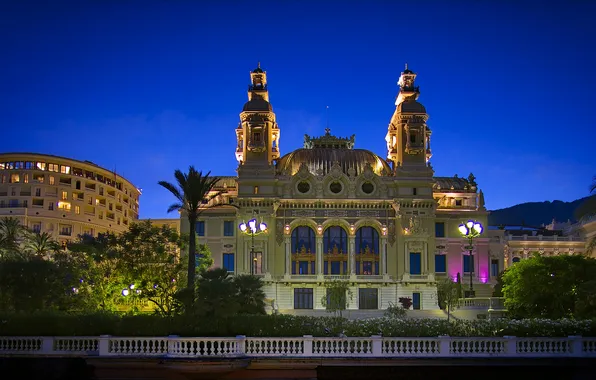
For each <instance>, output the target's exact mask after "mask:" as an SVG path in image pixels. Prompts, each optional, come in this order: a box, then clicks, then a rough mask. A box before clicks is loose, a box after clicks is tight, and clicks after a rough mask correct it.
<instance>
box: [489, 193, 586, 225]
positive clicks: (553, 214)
mask: <svg viewBox="0 0 596 380" xmlns="http://www.w3.org/2000/svg"><path fill="white" fill-rule="evenodd" d="M588 198H590V197H589V196H587V197H584V198H580V199H576V200H574V201H571V202H563V201H559V200H555V201H544V202H525V203H520V204H517V205H514V206H511V207H506V208H501V209H498V210H492V211H490V214H489V216H488V224H489V225H491V226H500V225H526V226H533V227H539V226H541V225H543V224H544V225H547V224H550V223H551V222H552V221H553V219H555V220H556V221H557V222H566V221H567V220H570V221H571V223H575V222H576V221H577V220H576V218H575V215H574V213H575V211H576V210H577V208H578V207H579V205H581V204H582V203H584V202H585V201H586V200H587V199H588Z"/></svg>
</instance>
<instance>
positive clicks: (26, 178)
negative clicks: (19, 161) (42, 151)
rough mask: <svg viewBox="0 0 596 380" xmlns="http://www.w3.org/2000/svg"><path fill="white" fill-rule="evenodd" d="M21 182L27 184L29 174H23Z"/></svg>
mask: <svg viewBox="0 0 596 380" xmlns="http://www.w3.org/2000/svg"><path fill="white" fill-rule="evenodd" d="M23 182H24V183H29V174H23Z"/></svg>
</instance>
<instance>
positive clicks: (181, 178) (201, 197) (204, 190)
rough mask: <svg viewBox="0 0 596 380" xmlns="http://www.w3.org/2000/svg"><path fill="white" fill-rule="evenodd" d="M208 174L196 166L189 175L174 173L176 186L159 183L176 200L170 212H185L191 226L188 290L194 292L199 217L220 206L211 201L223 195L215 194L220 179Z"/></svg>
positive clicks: (169, 208)
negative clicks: (206, 211)
mask: <svg viewBox="0 0 596 380" xmlns="http://www.w3.org/2000/svg"><path fill="white" fill-rule="evenodd" d="M209 174H211V172H208V173H207V174H206V175H203V172H200V171H197V170H196V169H195V167H194V166H192V165H191V166H190V167H189V168H188V173H183V172H182V171H180V170H178V169H177V170H176V171H175V172H174V177H175V178H176V182H177V183H176V185H174V184H172V183H170V182H167V181H159V182H158V183H159V184H160V185H161V186H163V187H164V188H166V189H167V190H168V191H169V192H170V193H172V194H173V195H174V197H175V198H176V202H175V203H172V204H171V205H170V207H168V212H172V211H176V210H178V211H181V212H185V213H186V216H187V217H188V223H189V225H190V234H189V238H188V280H187V288H188V289H189V291H193V292H194V287H195V272H196V269H195V251H196V240H195V239H196V231H195V229H196V224H197V219H198V218H199V215H200V214H201V213H202V212H203V211H204V210H206V209H207V208H211V207H215V206H220V205H219V204H215V205H212V204H211V201H212V200H213V199H214V198H216V197H218V196H220V195H221V194H222V192H221V191H217V192H214V190H213V189H214V187H215V184H216V183H217V182H218V181H219V178H218V177H210V176H209Z"/></svg>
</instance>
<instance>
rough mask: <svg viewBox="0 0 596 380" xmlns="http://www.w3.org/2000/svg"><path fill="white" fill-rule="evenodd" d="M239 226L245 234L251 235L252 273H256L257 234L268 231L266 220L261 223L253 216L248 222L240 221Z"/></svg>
mask: <svg viewBox="0 0 596 380" xmlns="http://www.w3.org/2000/svg"><path fill="white" fill-rule="evenodd" d="M238 228H239V229H240V232H242V233H243V234H245V235H250V243H251V244H250V261H251V265H250V274H255V263H256V261H257V258H256V257H255V235H259V234H262V233H263V232H266V231H267V224H265V222H260V223H259V222H257V220H256V219H255V218H252V219H251V220H249V221H248V223H244V222H242V223H240V225H239V226H238Z"/></svg>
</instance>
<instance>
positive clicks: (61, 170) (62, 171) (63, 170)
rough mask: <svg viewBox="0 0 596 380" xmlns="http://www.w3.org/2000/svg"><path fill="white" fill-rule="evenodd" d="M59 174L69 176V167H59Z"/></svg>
mask: <svg viewBox="0 0 596 380" xmlns="http://www.w3.org/2000/svg"><path fill="white" fill-rule="evenodd" d="M60 173H62V174H70V166H65V165H62V166H60Z"/></svg>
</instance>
